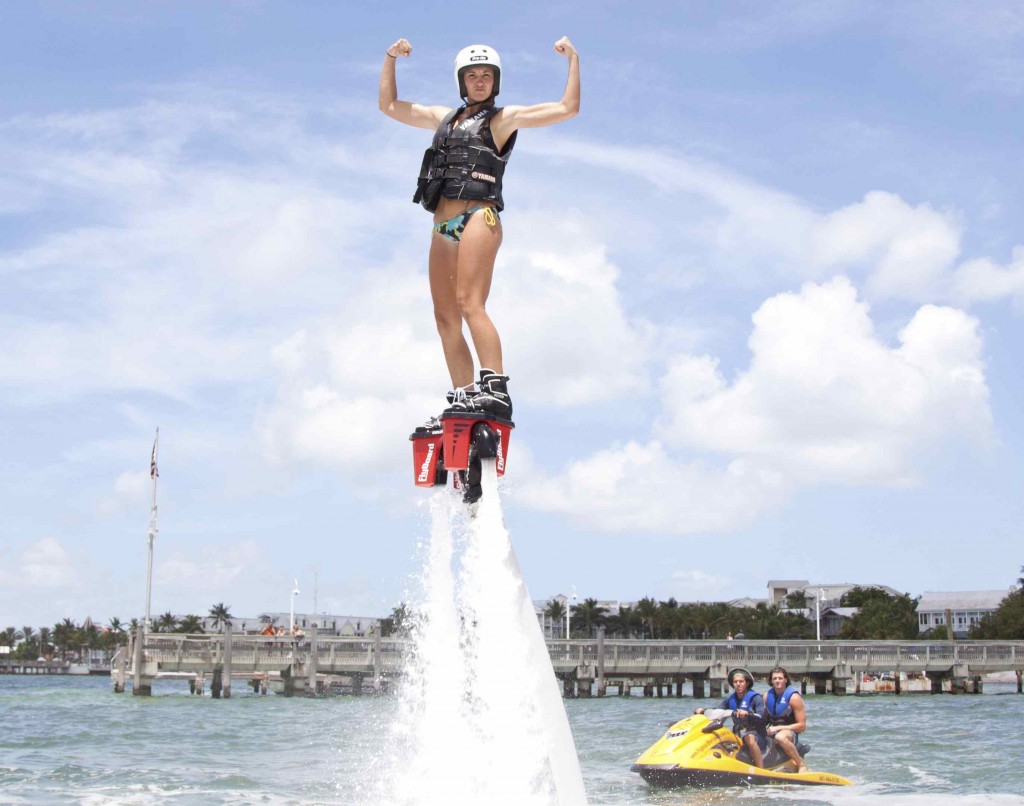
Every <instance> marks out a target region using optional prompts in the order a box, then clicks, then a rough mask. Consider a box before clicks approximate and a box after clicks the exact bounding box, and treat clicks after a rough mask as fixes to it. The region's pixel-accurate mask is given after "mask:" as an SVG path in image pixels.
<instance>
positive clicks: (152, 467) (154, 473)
mask: <svg viewBox="0 0 1024 806" xmlns="http://www.w3.org/2000/svg"><path fill="white" fill-rule="evenodd" d="M159 447H160V429H159V428H157V429H156V438H155V439H154V440H153V456H152V458H151V459H150V460H149V477H150V478H151V479H152V480H153V504H152V506H151V507H150V510H149V562H148V564H147V567H146V618H145V621H143V624H144V625H145V629H146V632H151V631H152V628H153V622H152V619H151V618H150V614H149V605H150V601H151V597H152V593H153V543H154V542H156V533H157V528H156V480H157V479H158V478H160V473H159V471H158V470H157V467H156V454H157V450H158V449H159Z"/></svg>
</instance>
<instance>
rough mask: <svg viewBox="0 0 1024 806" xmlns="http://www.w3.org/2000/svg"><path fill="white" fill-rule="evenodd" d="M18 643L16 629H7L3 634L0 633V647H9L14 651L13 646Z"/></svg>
mask: <svg viewBox="0 0 1024 806" xmlns="http://www.w3.org/2000/svg"><path fill="white" fill-rule="evenodd" d="M17 642H18V629H17V627H8V628H6V629H5V630H4V631H3V632H0V646H6V647H10V648H11V649H12V650H13V649H14V645H15V644H16V643H17Z"/></svg>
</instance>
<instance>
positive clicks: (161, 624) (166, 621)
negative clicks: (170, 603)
mask: <svg viewBox="0 0 1024 806" xmlns="http://www.w3.org/2000/svg"><path fill="white" fill-rule="evenodd" d="M177 626H178V620H177V619H176V618H175V617H174V614H173V613H172V612H171V611H170V610H168V611H167V612H166V613H164V614H163V615H162V616H160V617H159V618H158V619H157V620H156V623H155V624H154V625H153V629H154V631H155V632H174V630H175V628H176V627H177Z"/></svg>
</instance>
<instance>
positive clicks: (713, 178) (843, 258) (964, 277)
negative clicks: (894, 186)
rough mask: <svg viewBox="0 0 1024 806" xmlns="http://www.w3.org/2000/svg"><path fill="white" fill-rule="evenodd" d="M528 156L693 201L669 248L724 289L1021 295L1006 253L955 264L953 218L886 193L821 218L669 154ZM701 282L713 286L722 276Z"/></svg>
mask: <svg viewBox="0 0 1024 806" xmlns="http://www.w3.org/2000/svg"><path fill="white" fill-rule="evenodd" d="M532 150H534V151H535V152H536V153H537V154H540V155H544V156H547V157H550V158H554V159H557V160H559V161H563V162H564V161H568V162H574V163H583V164H585V165H590V166H594V167H599V168H601V169H604V170H605V171H608V172H615V173H616V174H618V175H619V176H626V177H629V176H632V177H635V178H638V179H640V180H641V181H642V182H644V183H648V185H649V186H650V187H651V188H653V189H654V190H655V192H657V193H659V194H665V195H667V196H668V197H670V198H671V199H673V201H675V202H680V201H682V200H687V199H698V200H700V201H702V202H703V207H699V208H698V209H699V213H697V223H695V224H692V225H687V224H686V223H685V222H676V221H673V222H672V224H671V228H670V230H669V231H670V232H671V233H673V235H674V237H675V241H674V242H672V246H673V248H674V249H676V250H677V251H681V252H683V253H685V254H688V255H690V256H691V260H692V256H693V255H698V256H701V257H702V259H705V260H709V262H714V263H717V264H720V265H727V266H728V267H729V273H728V275H726V276H727V278H728V280H727V282H729V283H731V284H734V285H750V284H753V283H756V284H758V285H759V287H772V286H774V285H775V284H776V283H777V282H778V281H779V279H788V278H791V277H797V278H802V279H816V280H820V279H822V278H824V277H826V276H828V275H831V274H834V273H836V272H837V271H841V272H843V273H844V274H847V275H848V276H851V277H855V278H863V280H864V284H865V287H866V290H867V291H868V292H869V293H870V295H871V296H872V297H873V298H876V299H897V300H907V301H910V302H916V303H922V302H935V301H950V302H960V303H965V302H966V303H969V302H972V301H975V300H987V301H994V300H997V299H1003V298H1007V297H1019V296H1020V294H1021V282H1022V281H1021V277H1020V274H1021V272H1020V269H1019V265H1018V264H1019V257H1018V256H1017V255H1018V253H1017V252H1016V251H1015V253H1014V255H1015V257H1014V259H1013V261H1012V263H1011V265H1010V266H1009V267H1005V268H1003V267H998V266H996V265H995V264H994V263H992V262H991V261H990V260H988V259H985V258H981V259H972V260H969V261H967V262H964V263H962V264H958V263H957V260H958V258H959V256H960V251H961V238H962V229H963V228H962V224H961V222H960V220H959V215H958V214H956V213H955V212H949V211H945V212H944V211H939V210H936V209H935V208H934V207H932V206H931V205H929V204H927V203H921V204H917V205H912V204H910V203H908V202H907V201H905V200H904V199H902V198H901V197H900V196H898V195H896V194H894V193H890V192H886V191H881V190H873V191H869V192H868V193H866V194H865V196H864V198H863V199H862V200H860V201H858V202H854V203H852V204H849V205H846V206H844V207H842V208H840V209H838V210H834V211H832V212H830V213H824V214H822V213H819V212H817V211H815V210H813V209H812V208H811V207H810V206H808V205H807V204H806V203H804V202H803V201H801V200H800V199H797V198H795V197H793V196H791V195H789V194H786V193H782V192H780V191H778V190H775V189H773V188H770V187H765V186H763V185H760V184H758V183H756V182H753V181H751V180H749V179H746V178H744V177H742V176H738V175H736V174H735V173H734V172H732V171H730V170H728V169H727V168H724V167H722V166H719V165H716V164H714V163H711V162H707V161H703V160H696V159H692V158H688V157H686V156H680V155H679V154H674V153H657V152H645V153H644V154H637V153H635V152H634V151H632V150H629V149H625V148H621V147H618V146H610V145H605V144H599V143H593V142H583V141H578V140H576V141H574V140H571V139H569V138H558V139H544V140H541V141H540V142H539V143H537V144H536V145H534V146H533V147H532ZM701 276H702V278H703V279H704V281H705V282H715V281H716V278H719V277H721V276H722V275H721V274H720V273H715V272H702V273H701Z"/></svg>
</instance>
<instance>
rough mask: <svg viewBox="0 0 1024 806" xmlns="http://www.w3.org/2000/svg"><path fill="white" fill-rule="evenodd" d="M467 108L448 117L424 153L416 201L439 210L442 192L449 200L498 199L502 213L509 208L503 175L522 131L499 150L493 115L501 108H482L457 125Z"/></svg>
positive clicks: (514, 134) (428, 208)
mask: <svg viewBox="0 0 1024 806" xmlns="http://www.w3.org/2000/svg"><path fill="white" fill-rule="evenodd" d="M465 108H466V107H464V106H463V107H460V108H459V109H456V110H454V111H453V112H449V113H448V114H447V115H446V116H445V118H444V120H442V121H441V125H440V126H438V127H437V131H435V132H434V141H433V142H432V143H431V145H430V148H428V149H427V150H426V152H424V154H423V164H422V165H421V166H420V176H419V180H418V181H417V183H416V194H415V195H414V196H413V197H412V200H413V201H414V202H416V203H417V204H422V205H423V206H424V208H426V209H427V210H429V211H430V212H434V210H436V209H437V203H438V201H439V200H440V198H441V196H442V195H443V196H444V197H445V198H446V199H469V200H471V201H489V202H494V206H495V208H496V209H497V210H498V211H499V212H500V211H501V210H503V209H504V207H505V202H504V200H503V199H502V198H501V177H502V176H503V175H504V173H505V163H506V162H508V158H509V156H510V155H511V154H512V147H513V146H514V145H515V143H516V135H517V134H519V132H512V136H511V137H509V138H508V142H507V143H505V147H504V148H503V149H501V151H500V152H499V151H498V149H497V147H496V146H495V144H494V138H493V137H492V136H491V118H492V117H494V115H495V114H497V113H498V112H499V111H500V107H493V106H489V107H486V108H484V109H481V110H480V111H479V112H477V113H475V114H473V115H470V116H469V117H468V118H466V119H465V120H463V121H462V122H460V123H459V124H458V125H456V126H454V127H453V126H452V121H454V120H455V118H456V116H458V115H459V113H460V112H462V111H463V110H464V109H465Z"/></svg>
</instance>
